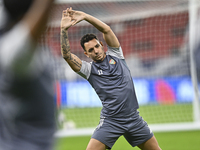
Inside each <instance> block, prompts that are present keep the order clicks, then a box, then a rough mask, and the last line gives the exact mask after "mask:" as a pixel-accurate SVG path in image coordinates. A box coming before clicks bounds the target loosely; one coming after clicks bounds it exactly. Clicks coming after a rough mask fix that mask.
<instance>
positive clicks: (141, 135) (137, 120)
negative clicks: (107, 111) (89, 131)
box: [92, 111, 153, 149]
mask: <svg viewBox="0 0 200 150" xmlns="http://www.w3.org/2000/svg"><path fill="white" fill-rule="evenodd" d="M122 135H123V136H124V137H125V139H126V140H127V141H128V142H129V143H130V145H132V146H133V147H134V146H137V145H140V144H142V143H144V142H145V141H147V140H149V139H150V138H151V137H153V132H152V131H151V129H150V128H149V127H148V125H147V123H146V122H145V121H144V120H143V118H142V117H141V116H140V115H139V112H138V111H136V112H135V114H134V115H133V116H132V117H129V118H100V122H99V125H98V126H97V127H96V129H95V131H94V133H93V135H92V138H94V139H96V140H98V141H100V142H102V143H104V144H105V145H106V146H108V147H109V149H111V148H112V146H113V145H114V143H115V142H116V140H117V139H118V138H119V137H120V136H122Z"/></svg>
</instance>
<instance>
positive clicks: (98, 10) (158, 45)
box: [43, 0, 200, 136]
mask: <svg viewBox="0 0 200 150" xmlns="http://www.w3.org/2000/svg"><path fill="white" fill-rule="evenodd" d="M199 6H200V3H199V1H196V0H191V1H189V0H173V1H167V0H123V1H119V0H106V1H105V0H101V1H98V0H95V1H93V0H84V1H83V0H73V1H65V0H62V1H61V0H60V1H57V2H56V4H55V7H54V9H53V10H52V15H51V18H50V22H49V25H48V29H47V31H46V34H45V35H44V38H43V40H44V41H43V44H45V46H46V47H48V48H49V49H50V50H51V51H52V54H53V59H52V64H53V65H54V66H55V70H54V72H55V76H56V84H55V91H56V94H55V97H56V103H57V107H58V109H59V115H58V119H59V125H60V127H61V128H62V129H63V130H61V131H60V132H58V134H57V135H58V136H70V135H76V134H77V135H82V134H83V135H85V134H86V135H88V134H92V132H93V130H94V128H95V127H96V125H97V124H98V121H99V114H100V110H101V102H100V100H99V98H98V97H97V96H96V94H95V93H94V90H93V89H92V88H91V86H90V85H89V84H88V83H87V81H86V80H84V79H82V78H81V77H79V76H78V75H77V74H76V73H74V72H73V71H72V70H71V69H70V67H69V66H68V64H67V63H66V62H65V61H64V60H63V59H62V57H61V54H60V40H59V39H60V20H61V14H62V10H63V9H66V8H67V7H72V8H73V9H74V10H81V11H84V12H86V13H89V14H92V15H94V16H95V17H97V18H99V19H100V20H102V21H104V22H106V23H107V24H109V25H110V26H111V28H112V29H113V30H114V32H115V33H116V35H117V37H118V38H119V41H120V43H121V46H122V49H123V52H124V56H125V58H126V62H127V64H128V66H129V68H130V71H131V74H132V76H133V80H134V83H135V89H136V94H137V97H138V101H139V103H140V109H139V110H140V113H141V115H142V116H143V118H144V119H145V120H146V121H147V122H148V123H149V124H150V127H151V128H152V130H154V131H166V130H167V131H173V130H187V129H199V128H200V117H199V116H200V114H199V96H198V93H199V92H198V91H199V90H198V77H199V76H198V66H199V65H200V64H196V63H198V59H199V58H198V59H196V57H195V56H198V44H199V42H198V40H199V37H198V36H199V32H198V30H199V28H198V26H197V24H198V21H199ZM86 33H95V34H97V36H98V37H99V38H100V39H102V35H101V33H99V32H98V31H97V30H96V29H95V28H94V27H92V26H91V25H90V24H88V23H87V22H81V23H79V24H77V25H76V26H74V27H72V28H70V30H69V40H70V46H71V49H72V52H73V53H75V54H76V55H77V56H78V57H80V58H81V59H83V60H86V61H91V60H89V59H88V58H87V57H85V55H84V53H83V50H82V49H81V46H80V43H79V40H80V38H81V37H82V36H83V35H84V34H86ZM104 44H105V43H104ZM196 60H197V61H196ZM195 64H196V65H195Z"/></svg>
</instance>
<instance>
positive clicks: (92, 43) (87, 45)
mask: <svg viewBox="0 0 200 150" xmlns="http://www.w3.org/2000/svg"><path fill="white" fill-rule="evenodd" d="M97 44H100V42H99V41H98V40H97V39H92V40H90V41H88V42H85V44H84V45H85V48H86V49H90V48H93V47H95V46H96V45H97Z"/></svg>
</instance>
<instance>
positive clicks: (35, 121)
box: [0, 0, 56, 150]
mask: <svg viewBox="0 0 200 150" xmlns="http://www.w3.org/2000/svg"><path fill="white" fill-rule="evenodd" d="M53 1H54V0H3V11H2V12H1V13H0V19H2V20H0V150H51V149H52V148H53V147H54V146H53V144H54V133H55V129H56V126H55V125H56V123H55V105H54V90H53V76H52V74H51V72H52V69H50V68H49V58H48V56H49V55H48V54H47V53H46V51H43V49H41V48H40V47H39V46H38V44H37V43H38V39H39V38H40V36H41V34H42V33H43V31H44V29H45V27H46V23H47V19H48V16H49V14H50V13H49V12H50V9H51V8H52V7H51V6H52V4H53Z"/></svg>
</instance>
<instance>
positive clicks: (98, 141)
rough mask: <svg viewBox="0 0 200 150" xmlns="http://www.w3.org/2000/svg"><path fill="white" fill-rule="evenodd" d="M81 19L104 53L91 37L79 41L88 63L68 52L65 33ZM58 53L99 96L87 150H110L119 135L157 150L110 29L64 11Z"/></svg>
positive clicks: (77, 13) (80, 14)
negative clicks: (99, 35) (97, 114)
mask: <svg viewBox="0 0 200 150" xmlns="http://www.w3.org/2000/svg"><path fill="white" fill-rule="evenodd" d="M82 20H85V21H87V22H88V23H90V24H92V25H93V26H94V27H95V28H97V29H98V30H99V31H100V32H102V34H103V38H104V40H105V42H106V44H107V47H108V51H107V52H106V53H105V52H104V48H103V44H102V42H100V41H99V40H98V38H97V37H96V36H95V35H94V34H86V35H84V36H83V37H82V39H81V46H82V48H83V49H84V54H85V55H86V56H87V57H89V58H91V59H92V60H93V61H92V63H88V62H85V61H82V60H80V59H79V58H78V57H77V56H76V55H74V54H72V53H71V49H70V45H69V41H68V33H67V30H68V29H69V28H70V27H71V26H73V25H75V24H77V23H78V22H80V21H82ZM61 53H62V56H63V58H64V59H65V60H66V61H67V63H68V64H69V65H70V67H71V68H72V69H73V70H74V71H75V72H77V73H78V74H79V75H81V76H82V77H83V78H85V79H86V80H88V82H89V83H90V84H91V86H92V87H93V88H94V89H95V91H96V93H97V95H98V96H99V98H100V100H101V102H102V105H103V108H102V110H101V115H100V122H99V125H98V126H97V128H96V130H95V131H94V133H93V135H92V137H91V140H90V142H89V144H88V146H87V150H106V149H111V148H112V146H113V145H114V143H115V142H116V140H117V139H118V138H119V137H120V136H122V135H123V136H124V137H125V139H126V140H127V141H128V142H129V144H130V145H132V146H133V147H134V146H138V147H139V148H140V149H142V150H160V147H159V145H158V142H157V140H156V138H155V136H154V135H153V133H152V131H151V130H150V128H149V127H148V125H147V123H146V122H145V121H144V120H143V119H142V117H141V116H140V115H139V112H138V111H137V109H138V108H139V106H138V102H137V98H136V95H135V89H134V85H133V81H132V77H131V74H130V71H129V69H128V67H127V65H126V62H125V59H124V56H123V52H122V48H121V46H120V43H119V41H118V39H117V37H116V36H115V34H114V33H113V31H112V30H111V28H110V27H109V26H108V25H107V24H105V23H103V22H102V21H100V20H98V19H97V18H95V17H93V16H91V15H89V14H86V13H84V12H81V11H75V10H72V8H68V9H67V10H64V11H63V15H62V20H61Z"/></svg>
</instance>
